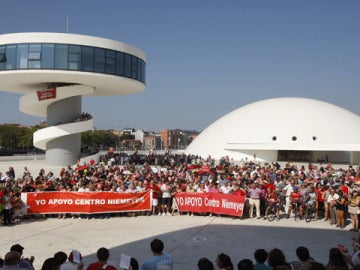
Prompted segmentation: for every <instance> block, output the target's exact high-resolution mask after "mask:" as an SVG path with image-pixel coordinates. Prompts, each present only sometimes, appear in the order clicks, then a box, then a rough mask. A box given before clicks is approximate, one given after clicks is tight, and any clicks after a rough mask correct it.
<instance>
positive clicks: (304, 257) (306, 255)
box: [292, 247, 314, 270]
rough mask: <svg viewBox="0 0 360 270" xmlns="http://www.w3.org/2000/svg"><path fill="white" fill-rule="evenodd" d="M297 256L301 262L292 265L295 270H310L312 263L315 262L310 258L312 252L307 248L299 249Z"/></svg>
mask: <svg viewBox="0 0 360 270" xmlns="http://www.w3.org/2000/svg"><path fill="white" fill-rule="evenodd" d="M296 256H297V257H298V258H299V260H300V261H295V262H293V263H292V267H293V269H294V270H309V268H310V265H311V263H313V262H314V259H312V258H311V257H310V252H309V250H308V249H307V248H306V247H298V248H297V249H296Z"/></svg>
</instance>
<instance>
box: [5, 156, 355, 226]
mask: <svg viewBox="0 0 360 270" xmlns="http://www.w3.org/2000/svg"><path fill="white" fill-rule="evenodd" d="M359 184H360V167H359V166H357V167H354V166H352V165H348V166H347V168H345V169H342V168H334V166H332V165H331V164H326V165H324V166H321V165H313V164H311V163H309V164H307V165H306V166H304V165H302V166H298V165H296V164H292V163H286V164H284V165H283V166H281V165H280V164H279V163H277V162H274V163H260V162H254V161H241V162H239V163H236V162H234V161H233V160H232V159H229V158H228V157H224V158H222V159H220V160H219V161H218V162H216V161H215V160H214V159H212V158H211V157H207V158H201V157H199V156H193V155H184V154H181V155H177V154H175V155H170V154H165V155H158V154H156V153H149V154H147V155H144V154H138V153H136V152H135V153H134V154H132V155H128V154H125V153H111V154H109V155H107V156H103V157H102V158H101V161H100V162H99V163H98V164H95V163H90V164H78V165H76V166H73V167H72V166H68V167H67V168H62V169H61V170H60V171H59V172H58V173H57V174H56V175H55V173H54V172H51V171H49V172H45V170H43V169H41V170H40V171H39V173H38V174H37V175H32V174H31V172H30V171H29V170H28V169H27V167H25V168H24V171H23V173H22V175H20V176H18V175H16V176H15V170H14V168H13V167H9V170H8V171H6V172H5V173H4V174H2V173H1V174H0V189H1V191H0V197H1V202H2V203H1V204H0V207H1V209H0V210H2V213H3V215H2V218H3V220H2V222H3V224H4V225H10V224H12V223H14V222H16V221H17V220H19V219H20V218H21V216H22V215H23V214H24V213H22V209H23V203H22V201H21V197H20V194H21V193H22V192H46V191H59V192H66V191H77V192H99V191H112V192H119V193H137V192H141V191H145V190H151V191H152V192H153V200H152V202H151V203H152V209H151V211H149V212H140V213H139V212H136V213H126V214H124V213H118V214H114V213H112V214H101V215H86V216H84V215H81V216H76V215H71V214H61V215H58V217H61V218H69V217H73V218H74V217H80V218H82V217H85V218H99V217H100V218H104V217H111V216H114V215H115V216H117V215H121V216H133V215H174V214H190V215H193V214H195V215H196V214H197V213H179V211H178V208H177V205H176V201H175V200H174V199H173V198H174V196H175V194H177V193H179V192H199V193H206V192H218V193H223V194H233V195H239V196H245V197H246V203H245V207H244V211H243V215H242V218H253V217H255V216H256V217H257V218H258V219H260V218H264V219H266V217H267V214H268V211H269V207H270V206H272V205H276V206H277V211H276V215H277V218H278V219H280V218H289V217H290V216H294V215H295V216H297V217H298V218H299V219H302V218H303V216H304V212H305V210H306V208H307V207H313V208H314V215H315V217H314V218H317V219H323V221H324V222H330V224H332V225H334V226H336V227H339V228H344V227H345V225H346V220H347V217H349V220H351V229H350V230H352V231H358V230H359V216H358V215H359V204H360V186H359ZM208 214H210V215H211V213H208ZM201 215H206V213H201Z"/></svg>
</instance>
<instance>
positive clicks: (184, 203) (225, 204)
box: [175, 192, 245, 217]
mask: <svg viewBox="0 0 360 270" xmlns="http://www.w3.org/2000/svg"><path fill="white" fill-rule="evenodd" d="M175 199H176V203H177V205H178V207H179V210H180V211H185V212H196V213H214V214H223V215H229V216H239V217H241V216H242V213H243V209H244V204H245V196H236V195H228V194H222V193H212V192H210V193H191V192H190V193H189V192H182V193H177V194H176V195H175Z"/></svg>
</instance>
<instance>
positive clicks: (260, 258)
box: [254, 249, 273, 270]
mask: <svg viewBox="0 0 360 270" xmlns="http://www.w3.org/2000/svg"><path fill="white" fill-rule="evenodd" d="M254 258H255V261H256V263H255V264H254V270H272V269H273V268H272V267H271V266H269V265H266V264H265V262H266V260H267V258H268V253H267V251H266V250H265V249H257V250H255V252H254Z"/></svg>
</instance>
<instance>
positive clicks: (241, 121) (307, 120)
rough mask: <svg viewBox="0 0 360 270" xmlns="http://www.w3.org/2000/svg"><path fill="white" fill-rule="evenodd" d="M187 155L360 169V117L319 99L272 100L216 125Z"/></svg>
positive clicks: (198, 139)
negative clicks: (299, 162) (343, 164)
mask: <svg viewBox="0 0 360 270" xmlns="http://www.w3.org/2000/svg"><path fill="white" fill-rule="evenodd" d="M185 152H186V154H196V155H200V156H202V157H207V156H209V155H211V157H213V158H215V159H219V158H221V157H224V156H229V157H230V158H233V159H234V160H245V159H248V160H252V159H254V158H256V160H257V161H277V160H279V161H304V162H317V161H321V162H332V163H335V162H336V163H342V162H346V163H352V164H355V163H359V162H360V117H359V116H358V115H356V114H354V113H352V112H350V111H348V110H345V109H343V108H341V107H338V106H335V105H333V104H330V103H327V102H323V101H318V100H313V99H306V98H274V99H268V100H263V101H258V102H254V103H252V104H249V105H246V106H243V107H241V108H239V109H237V110H234V111H232V112H230V113H228V114H226V115H225V116H223V117H222V118H220V119H219V120H217V121H215V122H214V123H213V124H211V125H210V126H209V127H207V128H206V129H205V130H204V131H203V132H202V133H201V134H200V135H199V136H198V137H197V138H196V139H195V140H194V141H193V142H192V143H191V144H190V145H189V146H188V148H187V149H186V151H185Z"/></svg>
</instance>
